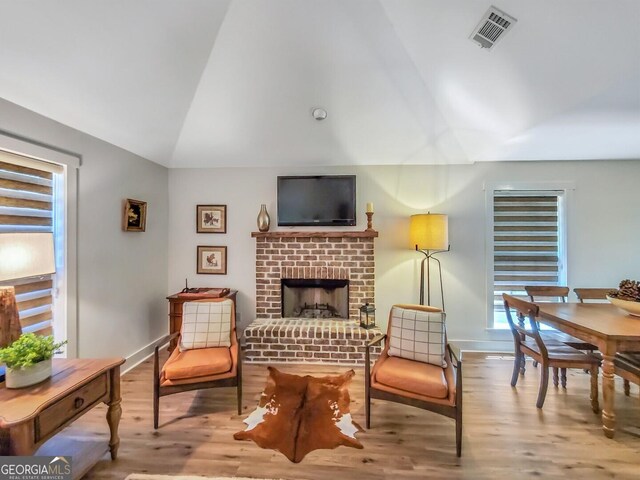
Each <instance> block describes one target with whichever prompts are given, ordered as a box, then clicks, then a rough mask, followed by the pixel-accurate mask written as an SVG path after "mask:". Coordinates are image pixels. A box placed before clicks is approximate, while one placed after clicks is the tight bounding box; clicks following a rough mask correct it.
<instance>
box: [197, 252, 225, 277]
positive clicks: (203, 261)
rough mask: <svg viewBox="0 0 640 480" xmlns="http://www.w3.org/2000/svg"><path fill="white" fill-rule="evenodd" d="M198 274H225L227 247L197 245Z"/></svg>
mask: <svg viewBox="0 0 640 480" xmlns="http://www.w3.org/2000/svg"><path fill="white" fill-rule="evenodd" d="M197 261H198V273H204V274H209V275H226V274H227V247H205V246H202V245H198V260H197Z"/></svg>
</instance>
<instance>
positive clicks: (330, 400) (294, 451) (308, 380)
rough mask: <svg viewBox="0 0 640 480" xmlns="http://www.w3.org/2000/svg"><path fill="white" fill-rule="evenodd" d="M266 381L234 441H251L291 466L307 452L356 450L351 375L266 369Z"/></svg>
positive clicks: (358, 446)
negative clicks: (257, 402) (267, 375)
mask: <svg viewBox="0 0 640 480" xmlns="http://www.w3.org/2000/svg"><path fill="white" fill-rule="evenodd" d="M268 369H269V377H268V378H267V385H266V387H265V389H264V392H263V393H262V397H261V398H260V402H259V404H258V408H257V409H256V410H255V411H254V412H253V413H251V415H249V416H248V417H247V418H246V419H245V420H244V423H246V424H247V428H246V429H245V430H244V431H242V432H238V433H236V434H235V435H234V436H233V438H235V439H236V440H253V441H254V442H256V443H257V444H258V445H259V446H260V447H262V448H270V449H273V450H277V451H279V452H281V453H282V454H283V455H284V456H285V457H287V458H288V459H289V460H291V461H292V462H294V463H298V462H300V461H301V460H302V459H303V458H304V457H305V456H306V455H307V454H308V453H309V452H311V451H313V450H318V449H321V448H322V449H333V448H336V447H339V446H340V445H345V446H347V447H353V448H362V444H360V442H359V441H358V440H357V439H356V437H355V433H356V432H361V431H362V428H361V427H360V426H359V425H358V424H356V423H354V422H353V421H352V420H351V414H350V413H349V402H350V399H349V390H348V386H349V383H350V382H351V378H352V377H353V376H354V375H355V372H354V371H353V370H349V371H348V372H346V373H344V374H342V375H339V376H335V377H322V378H315V377H312V376H309V375H306V376H304V377H301V376H299V375H290V374H288V373H282V372H280V371H278V370H277V369H275V368H273V367H268Z"/></svg>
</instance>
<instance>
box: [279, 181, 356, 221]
mask: <svg viewBox="0 0 640 480" xmlns="http://www.w3.org/2000/svg"><path fill="white" fill-rule="evenodd" d="M355 224H356V177H355V175H326V176H315V177H278V225H281V226H305V225H306V226H309V225H324V226H338V225H355Z"/></svg>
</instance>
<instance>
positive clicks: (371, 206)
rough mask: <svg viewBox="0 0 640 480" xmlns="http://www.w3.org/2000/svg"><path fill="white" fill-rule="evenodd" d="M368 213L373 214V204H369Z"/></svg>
mask: <svg viewBox="0 0 640 480" xmlns="http://www.w3.org/2000/svg"><path fill="white" fill-rule="evenodd" d="M367 213H373V203H371V202H369V203H367Z"/></svg>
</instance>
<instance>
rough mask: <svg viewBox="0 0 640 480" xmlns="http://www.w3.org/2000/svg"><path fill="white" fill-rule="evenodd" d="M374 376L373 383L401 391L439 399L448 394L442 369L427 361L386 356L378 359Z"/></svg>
mask: <svg viewBox="0 0 640 480" xmlns="http://www.w3.org/2000/svg"><path fill="white" fill-rule="evenodd" d="M374 376H375V378H374V379H373V381H374V382H375V383H380V384H382V385H386V386H387V387H391V388H392V389H396V390H401V391H403V392H408V393H413V394H416V395H419V396H422V397H429V398H439V399H445V398H447V397H448V396H449V386H448V384H447V379H446V377H445V371H444V369H443V368H442V367H438V366H435V365H430V364H428V363H423V362H417V361H413V360H407V359H404V358H398V357H387V358H386V359H384V360H380V361H379V365H378V366H377V368H376V371H375V373H374Z"/></svg>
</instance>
